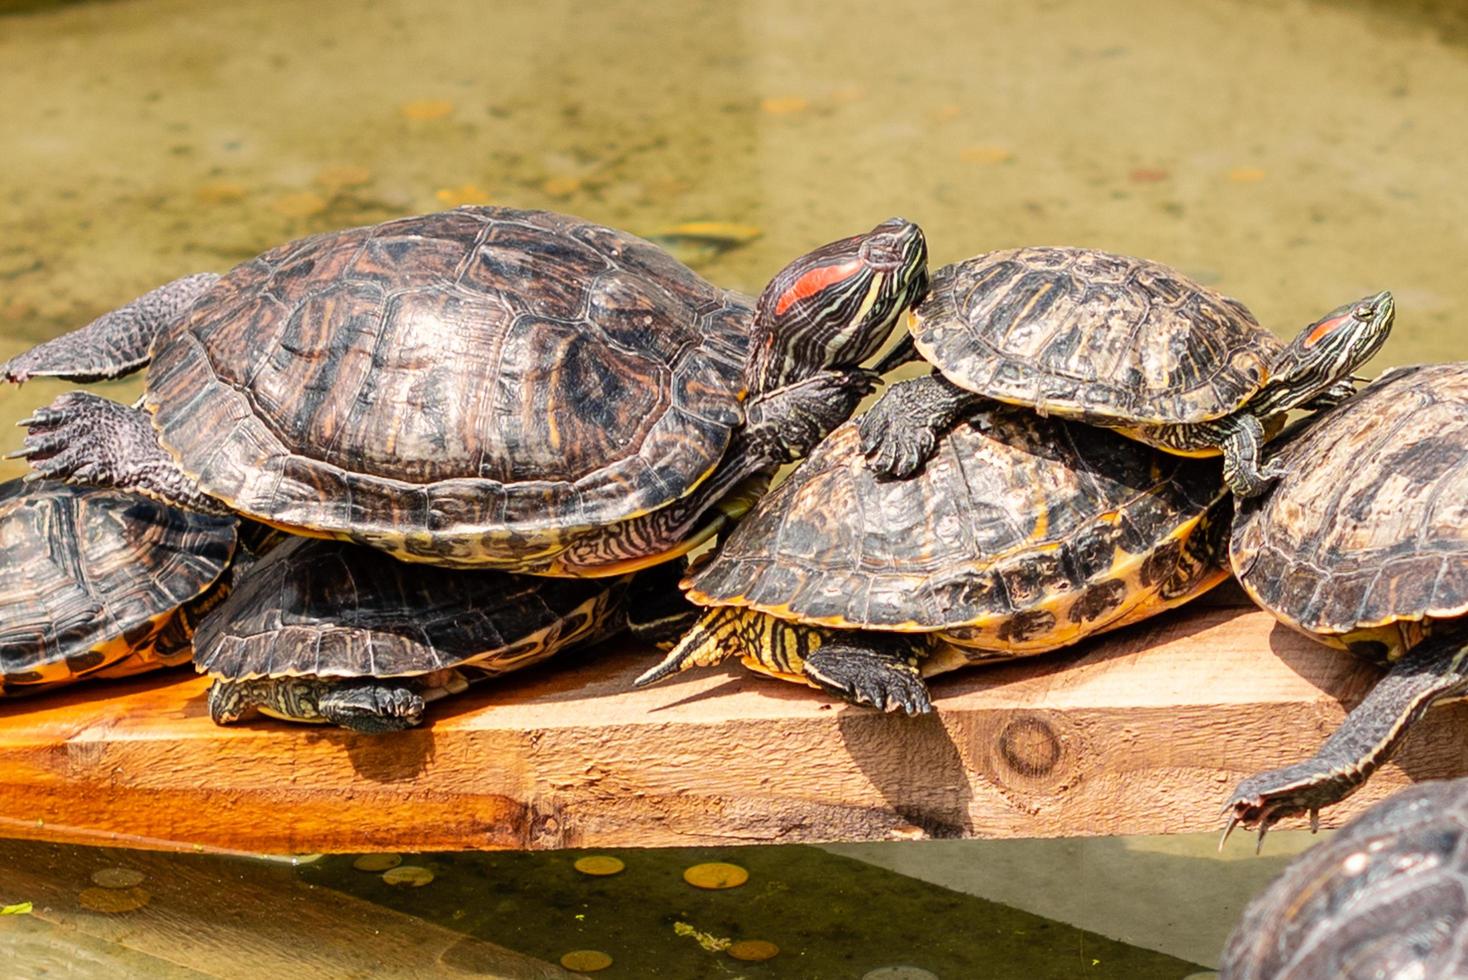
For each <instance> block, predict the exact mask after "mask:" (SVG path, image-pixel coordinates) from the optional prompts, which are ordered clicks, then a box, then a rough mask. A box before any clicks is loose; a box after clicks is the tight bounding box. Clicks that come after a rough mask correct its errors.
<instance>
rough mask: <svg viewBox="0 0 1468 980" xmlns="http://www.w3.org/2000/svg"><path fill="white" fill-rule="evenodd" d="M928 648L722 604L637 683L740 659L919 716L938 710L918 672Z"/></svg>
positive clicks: (753, 666) (854, 700) (779, 674)
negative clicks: (822, 627) (736, 658)
mask: <svg viewBox="0 0 1468 980" xmlns="http://www.w3.org/2000/svg"><path fill="white" fill-rule="evenodd" d="M922 653H923V647H922V646H921V645H920V642H919V641H915V640H913V639H912V638H909V637H895V636H891V637H889V636H884V635H882V634H878V633H868V632H861V631H846V630H827V629H819V628H817V627H813V626H805V625H803V624H800V623H791V622H786V621H785V620H781V619H776V618H774V617H773V616H767V615H765V614H764V613H760V612H755V611H753V610H749V609H737V608H720V609H714V610H712V611H711V612H709V613H708V614H706V615H705V616H704V617H703V619H701V620H699V622H698V624H697V625H696V626H694V628H693V629H692V630H690V631H689V632H688V634H687V635H686V636H684V638H683V639H682V640H681V641H680V642H679V643H678V645H677V646H676V647H674V648H673V650H672V652H671V653H669V654H668V655H667V657H665V658H664V659H663V661H662V663H660V664H658V665H657V666H656V667H653V668H652V669H651V670H648V671H647V672H646V673H644V674H643V675H642V676H641V677H638V678H637V680H635V681H633V686H635V687H645V686H646V685H648V684H652V683H655V682H657V681H660V680H663V679H664V678H667V677H671V676H672V675H673V674H676V673H678V672H679V671H682V670H687V669H688V668H690V667H710V666H713V665H714V664H717V663H719V662H720V661H723V660H725V659H727V658H729V657H739V658H740V659H741V660H742V661H743V662H744V665H745V666H746V667H749V668H750V669H751V670H756V671H759V672H760V673H763V674H769V675H771V676H772V677H778V678H780V679H781V680H787V681H794V682H796V683H803V684H809V685H810V686H812V687H817V688H820V689H821V690H823V691H829V692H830V693H832V694H835V695H836V696H837V697H840V698H841V699H842V700H844V701H849V702H851V703H852V704H860V705H868V706H870V707H874V708H876V709H877V710H879V711H886V710H888V709H890V708H901V709H902V710H903V711H905V712H907V713H908V714H910V715H919V714H926V713H928V712H930V711H932V710H933V704H932V701H931V700H930V699H929V697H928V689H927V685H926V684H924V683H923V679H922V675H921V673H920V672H919V669H918V664H919V661H920V659H921V656H922Z"/></svg>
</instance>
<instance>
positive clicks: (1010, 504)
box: [636, 406, 1230, 714]
mask: <svg viewBox="0 0 1468 980" xmlns="http://www.w3.org/2000/svg"><path fill="white" fill-rule="evenodd" d="M1229 499H1230V498H1229V496H1228V493H1227V491H1226V490H1225V489H1224V487H1223V480H1222V477H1221V476H1220V473H1219V466H1218V464H1217V461H1215V460H1194V459H1183V458H1180V457H1177V456H1172V455H1169V454H1166V453H1161V452H1158V451H1157V450H1155V449H1152V448H1150V447H1148V446H1146V445H1143V444H1142V443H1139V442H1135V441H1133V440H1130V439H1127V438H1125V437H1123V436H1120V435H1117V434H1114V433H1111V432H1106V431H1104V430H1100V429H1093V428H1090V427H1088V426H1085V425H1080V424H1077V423H1071V422H1065V421H1062V420H1059V419H1044V418H1040V417H1039V416H1036V415H1035V414H1034V413H1032V412H1029V411H1025V410H1022V409H1018V408H1011V407H1008V406H992V407H990V408H989V409H987V410H983V411H976V412H973V413H971V414H970V416H969V417H967V418H966V419H964V420H963V421H962V422H960V423H958V424H957V425H955V426H953V427H952V428H950V429H949V430H948V431H947V432H946V433H944V434H943V435H941V436H939V439H938V446H937V451H936V453H935V455H934V456H933V458H932V459H931V460H930V461H929V463H928V465H927V467H925V468H924V470H923V472H922V473H921V474H920V475H918V476H916V477H914V478H912V479H910V480H885V479H880V478H879V477H878V476H877V474H875V473H873V472H872V470H871V469H870V467H868V466H867V465H866V460H865V459H864V458H863V456H862V453H861V449H860V438H859V436H858V429H857V423H855V422H851V423H847V424H845V425H843V426H841V427H840V428H838V429H836V431H834V432H833V433H831V435H830V436H829V437H828V438H827V439H826V440H825V441H824V442H823V443H821V445H820V446H818V447H817V448H816V450H815V451H814V452H813V453H812V455H811V456H810V458H809V459H807V460H806V461H805V462H804V463H803V464H801V465H800V467H798V468H797V469H796V470H795V472H794V473H793V474H792V475H791V476H790V478H789V479H788V480H786V481H785V482H784V483H782V484H781V485H780V486H778V487H777V488H776V489H775V490H773V491H772V492H771V493H769V494H768V495H766V496H765V497H764V498H763V499H762V500H761V501H760V502H759V503H758V504H757V505H756V506H755V508H754V509H753V510H752V511H751V512H750V514H749V515H748V516H747V517H746V518H745V519H744V520H743V521H742V522H741V523H740V525H739V526H738V527H737V528H736V529H735V530H734V531H733V532H732V534H731V535H730V536H729V540H728V541H727V542H726V543H725V544H724V546H723V547H722V548H721V549H720V550H719V552H718V554H717V555H716V556H715V557H714V558H713V560H712V561H709V562H708V563H707V564H705V565H703V566H702V567H700V568H699V569H698V570H696V571H695V572H694V574H693V575H692V576H691V577H690V578H689V579H687V580H685V583H684V584H685V585H687V586H689V587H690V590H689V593H688V594H689V598H690V599H692V600H693V602H695V603H697V604H699V605H703V606H709V607H712V608H711V610H710V611H709V612H708V613H707V614H706V615H705V616H704V617H703V619H702V620H700V622H699V623H698V625H697V626H695V627H694V628H693V629H692V630H691V631H690V632H689V633H688V635H687V636H685V637H684V638H683V640H682V641H681V642H680V643H679V644H678V646H677V647H675V648H674V650H673V651H672V653H671V654H669V656H668V657H667V659H665V660H664V661H663V663H661V664H660V665H658V666H657V667H655V668H653V669H652V670H650V671H648V672H647V673H646V674H644V675H643V676H641V677H639V678H638V679H637V681H636V683H637V684H638V685H642V684H648V683H651V682H653V681H656V680H659V679H661V678H664V677H667V676H669V675H671V674H673V673H675V672H677V671H679V670H683V669H685V668H687V667H690V666H694V665H708V664H713V663H717V662H718V661H720V660H722V659H724V658H725V657H729V656H739V657H742V658H743V660H744V663H745V664H746V665H748V666H749V667H751V668H753V669H755V670H760V671H764V672H766V673H770V674H774V675H776V676H779V677H784V678H786V679H788V680H795V681H804V682H806V683H809V684H812V685H814V686H816V687H820V688H824V689H825V690H828V691H831V692H834V693H836V694H838V695H839V696H841V697H843V698H845V699H847V700H849V701H852V702H854V703H858V704H870V705H872V706H874V707H877V708H879V709H883V710H885V709H887V708H888V707H898V706H900V707H901V708H903V709H904V710H906V711H907V712H908V713H910V714H916V713H920V712H926V711H929V710H931V704H930V702H929V699H928V693H927V690H926V687H925V685H924V684H923V682H922V679H921V676H920V675H932V674H935V673H938V672H940V671H943V670H947V669H950V668H953V667H957V666H962V665H964V664H968V663H980V662H985V661H992V660H995V659H999V658H1010V657H1018V656H1024V655H1027V654H1032V653H1042V652H1045V651H1048V650H1054V649H1057V648H1059V647H1063V646H1066V645H1068V644H1071V643H1075V642H1077V641H1078V640H1081V639H1083V638H1085V637H1087V636H1090V635H1092V634H1094V633H1098V632H1101V631H1103V630H1109V629H1114V628H1116V627H1119V626H1123V625H1126V624H1128V623H1132V622H1135V621H1137V620H1139V619H1142V618H1144V617H1146V616H1149V615H1152V614H1153V613H1156V612H1159V611H1160V610H1163V609H1166V608H1169V607H1171V606H1175V605H1177V604H1179V603H1181V602H1185V601H1186V600H1188V599H1189V598H1191V597H1193V596H1195V595H1197V594H1199V593H1201V592H1203V591H1204V590H1206V589H1208V588H1210V587H1211V586H1213V585H1215V584H1216V583H1218V582H1219V581H1221V580H1222V579H1224V578H1225V577H1227V571H1226V569H1225V568H1224V560H1223V555H1224V548H1225V545H1224V541H1223V537H1224V532H1226V531H1227V526H1228V513H1229ZM939 641H943V642H939Z"/></svg>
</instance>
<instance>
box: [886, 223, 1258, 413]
mask: <svg viewBox="0 0 1468 980" xmlns="http://www.w3.org/2000/svg"><path fill="white" fill-rule="evenodd" d="M910 328H911V330H912V334H913V339H914V340H915V341H916V342H917V347H918V350H919V351H921V352H922V354H923V356H924V357H925V358H927V359H928V360H929V361H931V362H932V363H933V364H935V365H937V367H938V369H939V370H940V371H942V372H943V375H944V376H945V377H947V378H948V379H949V380H950V381H952V382H953V383H954V384H956V385H959V386H960V387H962V388H966V389H968V390H969V391H974V392H978V393H979V394H982V395H987V396H989V397H991V398H996V399H998V400H1000V401H1005V402H1010V403H1013V404H1017V405H1029V406H1034V407H1036V408H1039V409H1040V410H1041V411H1042V412H1044V413H1046V414H1052V413H1053V414H1057V415H1061V416H1065V417H1069V418H1088V419H1092V420H1096V421H1108V422H1138V423H1173V422H1198V421H1203V420H1205V419H1212V418H1218V417H1220V416H1223V415H1227V414H1228V413H1230V412H1232V411H1234V410H1235V409H1236V408H1238V407H1240V406H1241V405H1243V404H1244V403H1245V402H1246V401H1247V400H1248V399H1249V398H1250V397H1251V396H1252V395H1253V394H1254V393H1255V392H1256V391H1258V390H1259V388H1260V386H1262V385H1263V383H1264V382H1265V380H1266V379H1267V378H1268V372H1269V366H1270V364H1271V363H1273V360H1274V358H1275V356H1276V355H1277V354H1278V353H1279V352H1280V351H1281V350H1282V349H1283V347H1282V345H1281V344H1280V342H1279V341H1278V340H1277V339H1276V338H1275V337H1274V335H1273V334H1271V333H1270V332H1269V331H1267V330H1265V329H1264V328H1262V327H1260V326H1259V324H1258V322H1257V321H1255V319H1254V317H1253V315H1252V314H1251V313H1250V312H1249V311H1248V309H1246V308H1245V307H1244V305H1243V304H1242V303H1240V302H1239V301H1238V300H1235V299H1231V298H1229V297H1227V296H1224V295H1222V294H1220V293H1217V292H1214V291H1213V290H1211V289H1208V288H1207V287H1206V286H1202V285H1200V284H1199V283H1196V282H1194V281H1192V280H1191V279H1188V278H1187V277H1186V276H1184V275H1183V274H1182V273H1180V272H1178V271H1177V270H1175V269H1171V268H1168V267H1167V266H1165V265H1162V264H1160V263H1157V262H1149V261H1147V260H1146V259H1139V258H1133V257H1131V256H1126V255H1114V254H1112V253H1110V252H1101V251H1097V250H1095V249H1085V248H1043V247H1036V248H1020V249H1010V250H1006V251H1000V252H989V253H986V254H984V255H980V256H978V257H977V258H972V259H969V260H967V261H965V262H959V263H957V264H956V265H949V266H944V267H943V268H942V269H939V270H938V272H937V274H936V275H934V276H933V280H932V285H931V287H930V289H929V291H928V296H927V298H926V299H925V300H924V301H923V302H922V303H921V304H919V306H918V308H917V309H916V311H914V314H913V317H912V321H911V323H910Z"/></svg>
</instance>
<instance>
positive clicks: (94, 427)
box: [10, 391, 230, 514]
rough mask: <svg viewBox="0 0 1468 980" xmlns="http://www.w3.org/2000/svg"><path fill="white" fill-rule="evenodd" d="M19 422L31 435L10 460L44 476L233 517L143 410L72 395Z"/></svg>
mask: <svg viewBox="0 0 1468 980" xmlns="http://www.w3.org/2000/svg"><path fill="white" fill-rule="evenodd" d="M19 424H20V425H24V426H26V427H27V428H28V429H29V432H27V433H26V437H25V442H24V444H23V445H22V447H21V449H20V450H19V451H18V452H14V453H11V454H10V456H11V457H20V458H24V459H26V460H28V461H29V462H30V464H31V467H32V468H33V469H34V470H35V472H36V473H37V474H38V475H39V476H44V477H50V478H51V479H55V480H65V481H66V482H67V483H76V484H82V485H85V486H93V487H104V488H113V489H117V490H127V491H131V492H133V493H138V494H142V495H143V496H145V497H151V498H153V499H155V500H161V501H163V502H164V503H166V504H171V505H173V506H175V507H182V508H185V509H187V510H195V511H202V512H204V513H211V514H228V513H230V511H229V510H228V508H226V507H224V506H223V505H222V504H220V503H219V501H217V500H215V499H214V498H213V497H210V496H209V495H208V494H206V493H204V492H203V491H202V490H200V489H199V487H198V485H197V484H196V483H195V482H194V481H193V480H192V479H190V478H189V476H188V475H187V474H185V473H184V471H183V470H181V469H179V466H178V463H177V462H176V461H175V460H174V458H173V457H172V456H170V455H169V454H168V453H167V451H165V450H164V448H163V447H162V446H160V445H159V444H158V436H157V434H156V433H155V432H154V431H153V424H152V422H151V421H150V420H149V419H148V416H147V414H146V413H145V412H143V411H142V410H140V409H136V408H129V407H128V406H126V405H119V404H118V403H117V402H115V401H112V400H110V399H107V398H102V397H101V396H99V395H94V394H91V393H90V392H86V391H68V392H67V393H66V394H64V395H62V396H60V397H59V398H57V399H56V400H55V401H54V402H52V403H51V404H50V405H49V406H47V407H46V408H41V409H37V410H36V412H35V413H34V414H33V415H32V416H31V417H30V418H28V419H24V420H22V421H21V422H20V423H19Z"/></svg>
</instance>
